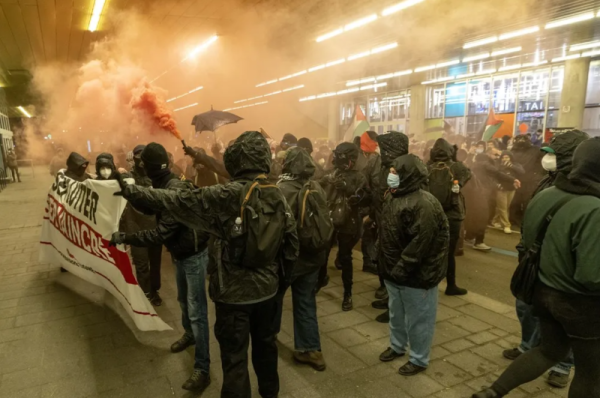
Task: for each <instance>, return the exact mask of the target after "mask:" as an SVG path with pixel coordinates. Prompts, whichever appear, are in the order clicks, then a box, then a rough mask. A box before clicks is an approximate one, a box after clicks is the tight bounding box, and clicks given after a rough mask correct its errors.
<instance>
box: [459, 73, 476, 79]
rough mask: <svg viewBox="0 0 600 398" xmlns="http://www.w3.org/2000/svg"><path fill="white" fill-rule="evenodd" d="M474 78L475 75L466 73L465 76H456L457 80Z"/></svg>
mask: <svg viewBox="0 0 600 398" xmlns="http://www.w3.org/2000/svg"><path fill="white" fill-rule="evenodd" d="M473 76H475V73H465V74H464V75H456V78H457V79H464V78H467V77H473Z"/></svg>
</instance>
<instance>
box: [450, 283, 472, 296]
mask: <svg viewBox="0 0 600 398" xmlns="http://www.w3.org/2000/svg"><path fill="white" fill-rule="evenodd" d="M467 293H468V291H467V289H462V288H460V287H458V286H456V285H448V286H447V287H446V296H464V295H465V294H467Z"/></svg>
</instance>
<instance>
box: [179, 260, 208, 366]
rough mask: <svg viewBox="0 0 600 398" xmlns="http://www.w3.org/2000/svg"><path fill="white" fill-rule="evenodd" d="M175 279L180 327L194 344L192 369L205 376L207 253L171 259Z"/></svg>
mask: <svg viewBox="0 0 600 398" xmlns="http://www.w3.org/2000/svg"><path fill="white" fill-rule="evenodd" d="M173 263H174V264H175V270H176V271H175V277H176V280H177V301H179V305H180V306H181V324H182V325H183V329H184V330H185V333H186V334H187V335H188V336H193V337H194V340H195V341H196V352H195V356H194V369H199V370H201V371H203V372H206V373H208V371H209V369H210V353H209V349H208V345H209V337H208V303H207V301H206V285H205V279H206V267H207V266H208V250H204V251H202V252H200V253H196V254H194V255H193V256H190V257H188V258H186V259H184V260H177V259H175V258H173Z"/></svg>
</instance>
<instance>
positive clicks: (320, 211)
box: [296, 181, 333, 251]
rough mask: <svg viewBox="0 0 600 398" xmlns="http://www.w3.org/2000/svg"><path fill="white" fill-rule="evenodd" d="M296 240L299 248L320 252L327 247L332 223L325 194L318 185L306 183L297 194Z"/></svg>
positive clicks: (331, 232)
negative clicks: (298, 242)
mask: <svg viewBox="0 0 600 398" xmlns="http://www.w3.org/2000/svg"><path fill="white" fill-rule="evenodd" d="M298 195H299V196H298V220H296V222H297V223H298V239H299V241H300V247H301V248H302V249H304V250H308V251H321V250H323V249H325V248H327V247H329V245H330V242H331V236H332V235H333V223H332V221H331V216H330V214H329V207H328V206H327V199H326V198H325V193H324V192H323V189H322V188H321V187H320V186H319V184H318V183H316V182H314V181H309V182H307V183H306V184H305V185H304V187H302V189H301V190H300V193H299V194H298Z"/></svg>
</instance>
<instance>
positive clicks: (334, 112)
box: [327, 98, 341, 144]
mask: <svg viewBox="0 0 600 398" xmlns="http://www.w3.org/2000/svg"><path fill="white" fill-rule="evenodd" d="M327 138H328V139H329V140H330V141H333V142H335V143H336V144H337V142H338V141H339V140H340V138H341V137H340V102H339V101H338V100H337V99H333V98H332V99H330V100H329V102H328V112H327Z"/></svg>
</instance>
